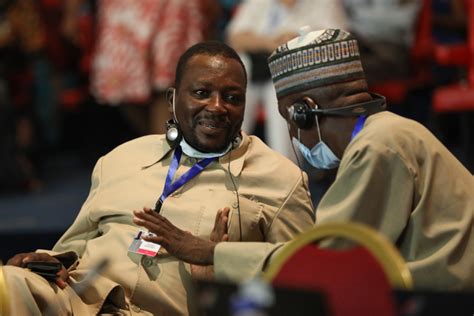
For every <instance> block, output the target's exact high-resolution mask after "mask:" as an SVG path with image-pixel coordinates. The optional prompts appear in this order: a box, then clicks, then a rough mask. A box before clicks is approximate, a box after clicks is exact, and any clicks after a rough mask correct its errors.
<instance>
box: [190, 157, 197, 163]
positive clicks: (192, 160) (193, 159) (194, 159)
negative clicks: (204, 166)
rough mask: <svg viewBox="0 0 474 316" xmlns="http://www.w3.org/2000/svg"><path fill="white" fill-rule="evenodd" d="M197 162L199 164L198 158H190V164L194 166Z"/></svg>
mask: <svg viewBox="0 0 474 316" xmlns="http://www.w3.org/2000/svg"><path fill="white" fill-rule="evenodd" d="M196 162H197V159H196V158H193V157H191V158H189V163H190V164H192V165H194V164H195V163H196Z"/></svg>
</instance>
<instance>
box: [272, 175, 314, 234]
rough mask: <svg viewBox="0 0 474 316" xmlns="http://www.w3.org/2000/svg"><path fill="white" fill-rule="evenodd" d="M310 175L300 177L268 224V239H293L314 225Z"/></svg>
mask: <svg viewBox="0 0 474 316" xmlns="http://www.w3.org/2000/svg"><path fill="white" fill-rule="evenodd" d="M307 179H308V177H307V175H306V174H305V173H302V176H300V177H298V179H297V181H296V182H295V184H294V185H293V187H292V188H291V190H290V191H289V193H288V196H287V197H286V199H285V201H284V202H283V203H282V205H281V206H280V208H279V209H278V210H277V212H276V213H275V215H274V217H273V218H272V219H271V222H270V223H269V225H268V228H267V232H266V234H265V235H266V236H265V237H266V239H265V240H266V241H268V242H271V243H277V242H284V241H288V240H291V239H292V238H294V237H295V235H297V234H299V233H301V232H304V231H307V230H308V229H310V228H311V227H313V225H314V222H315V213H314V209H313V205H312V203H311V200H310V198H309V193H308V190H307V188H308V180H307Z"/></svg>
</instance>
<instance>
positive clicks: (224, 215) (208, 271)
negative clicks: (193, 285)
mask: <svg viewBox="0 0 474 316" xmlns="http://www.w3.org/2000/svg"><path fill="white" fill-rule="evenodd" d="M229 211H230V209H229V208H228V207H225V208H223V209H220V210H218V211H217V214H216V220H215V221H214V228H213V229H212V232H211V236H210V239H211V241H213V242H215V243H219V242H221V241H228V240H229V235H228V234H227V220H228V218H229ZM191 274H192V276H193V278H196V279H201V280H212V279H214V266H211V265H210V266H200V265H194V264H191Z"/></svg>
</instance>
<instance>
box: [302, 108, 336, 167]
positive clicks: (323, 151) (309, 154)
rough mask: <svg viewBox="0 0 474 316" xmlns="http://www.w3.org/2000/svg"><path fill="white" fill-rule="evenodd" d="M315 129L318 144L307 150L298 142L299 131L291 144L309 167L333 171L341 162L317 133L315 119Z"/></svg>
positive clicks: (319, 133)
mask: <svg viewBox="0 0 474 316" xmlns="http://www.w3.org/2000/svg"><path fill="white" fill-rule="evenodd" d="M316 127H317V131H318V136H319V142H318V143H317V144H316V145H314V147H313V148H311V149H309V148H308V147H306V146H305V145H304V144H303V143H301V141H300V139H301V138H300V129H298V139H296V138H294V137H293V144H294V145H295V146H296V147H297V148H298V150H299V151H300V153H301V154H302V155H303V157H304V159H306V161H308V163H309V164H310V165H312V166H313V167H315V168H317V169H334V168H336V167H337V166H339V163H340V162H341V160H340V159H339V158H337V156H336V155H335V154H334V153H333V152H332V150H331V148H329V146H328V145H326V143H325V142H323V139H322V137H321V132H320V131H319V123H318V118H317V117H316Z"/></svg>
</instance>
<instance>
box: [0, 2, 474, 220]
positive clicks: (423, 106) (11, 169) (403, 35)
mask: <svg viewBox="0 0 474 316" xmlns="http://www.w3.org/2000/svg"><path fill="white" fill-rule="evenodd" d="M468 1H470V0H467V1H466V0H430V1H425V0H242V1H239V0H192V1H189V0H141V1H130V0H95V1H94V0H0V192H1V193H3V194H9V193H11V192H23V193H25V194H27V193H29V192H38V191H39V192H41V190H44V188H45V186H47V181H45V180H44V179H45V177H47V175H48V173H51V172H55V171H54V170H55V169H56V168H58V167H57V166H58V165H62V166H66V167H69V165H68V164H67V163H66V162H65V161H72V162H71V165H78V164H79V165H82V166H85V167H86V168H84V169H88V170H89V171H90V170H91V168H92V166H93V164H94V163H95V161H96V160H97V159H98V158H99V157H100V156H101V155H103V154H105V153H106V152H107V151H109V150H110V149H112V148H113V147H115V146H116V145H118V144H120V143H122V142H124V141H126V140H129V139H132V138H135V137H138V136H140V135H145V134H149V133H163V132H164V130H165V129H164V127H165V124H164V123H165V121H166V120H168V119H169V118H170V115H169V113H168V108H167V103H166V100H165V97H164V96H165V92H166V89H167V88H168V87H170V86H173V79H174V70H175V66H176V62H177V60H178V58H179V56H180V54H181V53H182V52H183V51H184V50H185V49H186V48H187V47H189V46H191V45H192V44H194V43H197V42H200V41H203V40H208V39H215V40H221V41H225V42H227V43H228V44H230V45H231V46H232V47H234V48H235V49H236V50H237V51H238V52H239V54H241V56H242V59H243V61H244V63H245V65H246V67H247V71H248V73H249V78H250V81H249V86H248V95H247V105H246V115H245V119H244V124H243V129H244V130H245V131H246V132H248V133H252V134H256V135H258V136H260V137H261V138H262V139H263V140H264V141H265V142H266V143H267V144H268V145H269V146H270V147H272V148H274V149H275V150H277V151H279V152H281V153H282V154H283V155H285V156H287V157H289V158H290V159H293V160H295V153H294V151H293V149H292V148H291V142H290V139H289V137H288V132H287V126H286V123H285V122H284V121H283V119H282V118H280V117H279V114H278V111H277V106H276V97H275V93H274V90H273V86H272V84H271V79H270V74H269V71H268V68H267V65H266V58H267V57H268V56H269V54H270V53H271V52H272V51H273V50H274V49H275V48H276V47H277V46H278V45H280V44H282V43H284V42H286V41H287V40H288V39H290V38H292V37H294V36H295V35H297V34H298V32H301V27H303V26H308V27H309V28H311V29H322V28H330V27H334V28H344V29H347V30H349V31H351V32H353V33H354V34H355V35H356V36H357V37H358V38H359V45H360V50H361V54H362V57H363V64H364V68H365V71H366V74H367V78H368V81H369V83H370V84H371V85H373V87H374V90H375V91H379V92H381V93H382V94H384V93H386V92H387V91H388V95H387V98H388V101H389V108H390V110H392V111H394V112H396V113H399V114H402V115H404V116H406V117H409V118H413V119H415V120H418V121H420V122H421V123H422V124H424V125H426V126H428V128H430V129H431V130H432V131H433V133H434V134H435V135H436V136H437V137H438V138H439V139H440V140H441V141H442V142H444V143H445V145H447V146H448V148H449V149H450V150H451V151H452V152H453V153H454V154H455V155H456V156H457V157H458V158H459V159H460V160H461V161H462V162H463V163H464V164H465V165H466V166H467V167H468V168H469V169H470V171H471V172H474V162H473V160H474V157H473V156H474V155H473V153H472V149H471V146H470V144H469V143H470V142H471V141H472V135H473V130H474V128H473V125H472V123H473V121H474V120H473V112H472V111H458V112H453V113H437V112H436V111H434V110H433V107H432V102H431V96H432V92H433V89H435V88H436V87H439V86H443V85H446V84H450V83H455V82H459V81H463V80H466V72H465V70H464V68H463V67H461V66H442V65H439V64H437V63H436V61H435V60H434V59H433V58H432V56H431V54H430V53H431V52H432V51H433V49H432V47H429V46H428V47H425V49H424V50H422V53H420V51H418V52H416V51H415V50H414V49H413V48H414V47H417V44H420V41H425V42H426V41H427V38H426V32H425V35H424V36H425V37H424V38H422V36H421V35H420V20H421V16H422V15H423V14H428V13H429V16H430V20H429V30H428V31H429V38H430V41H428V42H429V43H455V42H460V43H462V42H464V41H466V38H467V36H468V34H467V33H468V32H467V28H466V25H467V21H468V16H467V13H466V12H467V10H466V8H465V5H466V3H467V2H468ZM431 40H433V41H431ZM417 41H418V42H417ZM418 46H420V45H418ZM420 73H422V74H423V76H419V74H420ZM414 78H416V79H418V78H420V79H419V80H417V81H416V84H414V81H415V80H413V79H414ZM396 80H399V81H400V80H404V81H402V82H404V83H405V87H406V88H407V92H406V93H404V94H402V95H401V96H400V95H398V97H397V95H396V96H394V97H391V94H390V93H392V94H393V91H392V90H384V89H385V88H386V87H387V85H386V83H387V82H393V81H396ZM388 87H390V85H388ZM473 109H474V106H473ZM389 132H390V131H387V133H389ZM295 161H296V160H295ZM303 167H305V166H303ZM308 169H309V168H308ZM308 171H309V170H308ZM333 176H334V171H333V172H319V171H314V170H313V171H310V179H311V184H312V190H313V191H314V196H315V198H316V197H317V196H318V195H320V194H321V192H320V191H321V190H324V188H325V187H327V185H328V184H329V183H330V182H331V177H333ZM65 181H67V179H65ZM316 202H317V201H316ZM76 211H77V210H71V212H76Z"/></svg>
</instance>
